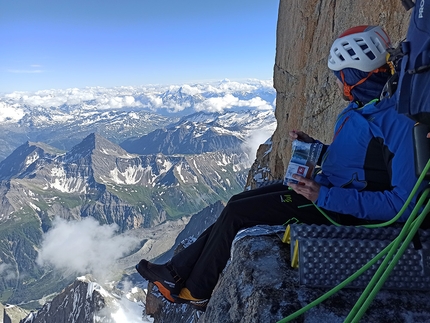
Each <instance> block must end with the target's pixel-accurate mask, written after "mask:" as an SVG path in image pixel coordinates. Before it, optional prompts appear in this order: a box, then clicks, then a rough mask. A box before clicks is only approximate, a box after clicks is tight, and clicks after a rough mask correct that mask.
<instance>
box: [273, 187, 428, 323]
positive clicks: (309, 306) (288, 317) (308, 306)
mask: <svg viewBox="0 0 430 323" xmlns="http://www.w3.org/2000/svg"><path fill="white" fill-rule="evenodd" d="M429 193H430V189H428V192H427V193H425V197H427V196H428V194H429ZM423 196H424V194H423ZM423 196H421V198H420V200H419V201H418V202H417V205H416V206H415V208H414V210H413V211H412V213H411V216H410V217H412V218H414V217H415V215H416V214H417V213H418V212H419V209H420V208H421V206H422V205H423V203H424V200H425V197H423ZM429 204H430V202H429ZM420 224H421V223H420ZM405 226H406V224H405ZM408 226H409V225H408ZM397 239H398V237H397V238H396V239H395V240H393V241H392V242H391V243H390V244H389V245H388V246H387V247H385V248H384V249H383V250H382V251H380V252H379V253H378V254H377V255H376V256H375V257H373V258H372V260H370V261H369V262H368V263H367V264H365V265H364V266H363V267H361V268H360V269H359V270H357V271H356V272H355V273H354V274H352V275H351V276H350V277H348V278H346V279H345V280H344V281H342V282H341V283H340V284H338V285H337V286H335V287H333V288H332V289H331V290H329V291H328V292H326V293H325V294H323V295H322V296H320V297H319V298H318V299H316V300H315V301H313V302H311V303H309V304H308V305H306V306H305V307H303V308H301V309H300V310H298V311H296V312H294V313H293V314H291V315H289V316H287V317H285V318H284V319H282V320H280V321H278V322H277V323H286V322H289V321H291V320H293V319H295V318H296V317H298V316H300V315H301V314H303V313H305V312H306V311H308V310H310V309H311V308H312V307H314V306H316V305H318V304H320V303H322V302H323V301H324V300H326V299H327V298H329V297H330V296H332V295H333V294H335V293H337V292H338V291H339V290H341V289H342V288H344V287H345V286H346V285H348V284H349V283H351V282H352V281H353V280H355V279H356V278H358V277H359V276H360V275H361V274H363V273H364V272H365V271H366V270H368V269H369V268H370V267H372V266H373V265H374V264H375V263H376V262H378V261H379V260H380V259H381V258H382V257H383V256H384V255H385V254H387V253H388V252H389V251H390V250H391V249H392V248H393V245H394V244H395V242H396V240H397Z"/></svg>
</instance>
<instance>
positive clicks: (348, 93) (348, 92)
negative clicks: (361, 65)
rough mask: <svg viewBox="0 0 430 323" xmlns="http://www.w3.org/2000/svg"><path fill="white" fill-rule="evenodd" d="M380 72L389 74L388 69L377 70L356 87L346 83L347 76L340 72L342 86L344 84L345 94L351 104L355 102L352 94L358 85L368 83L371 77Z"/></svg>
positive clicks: (371, 72)
mask: <svg viewBox="0 0 430 323" xmlns="http://www.w3.org/2000/svg"><path fill="white" fill-rule="evenodd" d="M379 72H387V69H386V68H384V67H380V68H377V69H375V70H373V71H370V72H369V74H367V76H366V77H365V78H362V79H361V80H360V81H358V82H357V83H355V84H354V85H348V84H347V83H346V82H345V74H344V73H343V71H340V78H341V80H342V84H343V94H344V95H345V96H346V97H347V98H348V99H349V101H350V102H352V101H354V97H353V96H352V93H351V91H352V89H353V88H355V87H356V86H357V85H360V84H362V83H364V82H366V80H367V79H368V78H369V77H370V76H372V74H375V73H379Z"/></svg>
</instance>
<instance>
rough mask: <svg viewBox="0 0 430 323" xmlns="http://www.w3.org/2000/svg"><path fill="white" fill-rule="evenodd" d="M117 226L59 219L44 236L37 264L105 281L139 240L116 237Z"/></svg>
mask: <svg viewBox="0 0 430 323" xmlns="http://www.w3.org/2000/svg"><path fill="white" fill-rule="evenodd" d="M117 230H118V226H117V225H100V224H99V223H98V222H97V221H96V220H95V219H93V218H85V219H83V220H82V221H66V220H63V219H61V218H58V217H57V218H56V219H55V220H54V221H53V226H52V228H51V229H50V230H49V231H48V232H47V233H46V234H45V235H44V237H43V241H42V245H41V249H40V250H39V255H38V258H37V263H38V264H39V265H41V266H52V267H54V269H56V270H58V271H60V272H61V273H62V274H63V275H65V276H66V275H72V274H75V275H84V274H92V275H93V276H94V277H96V278H97V279H98V280H100V281H104V280H106V279H108V278H109V277H110V275H111V274H113V273H114V272H115V269H116V261H117V260H118V259H119V258H121V257H122V256H124V255H125V254H127V253H128V252H130V251H131V250H132V249H133V248H135V247H136V246H137V244H138V240H137V238H131V237H129V236H125V235H117V234H116V232H117Z"/></svg>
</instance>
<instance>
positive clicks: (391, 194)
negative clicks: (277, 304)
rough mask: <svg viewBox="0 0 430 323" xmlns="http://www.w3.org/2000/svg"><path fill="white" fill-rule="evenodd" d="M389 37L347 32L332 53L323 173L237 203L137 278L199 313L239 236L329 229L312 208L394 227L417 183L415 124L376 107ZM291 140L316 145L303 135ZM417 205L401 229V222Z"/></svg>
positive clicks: (342, 219) (142, 268) (386, 103)
mask: <svg viewBox="0 0 430 323" xmlns="http://www.w3.org/2000/svg"><path fill="white" fill-rule="evenodd" d="M389 46H390V39H389V37H388V36H387V34H386V33H385V32H384V31H383V30H382V28H380V27H378V26H358V27H354V28H351V29H348V30H347V31H345V32H344V33H343V34H342V35H340V37H339V38H337V39H336V40H335V41H334V43H333V45H332V47H331V50H330V55H329V59H328V66H329V68H330V69H331V70H333V71H334V74H335V75H336V77H337V82H338V84H339V86H340V89H341V93H342V94H343V97H344V98H345V99H346V100H348V101H349V102H350V103H349V105H348V106H347V107H346V108H345V109H344V110H343V111H342V112H341V113H340V114H339V116H338V119H337V122H336V125H335V129H334V136H333V141H332V143H331V145H330V146H326V150H325V153H324V156H323V158H322V160H323V162H322V164H321V170H322V171H321V172H320V173H319V174H318V175H316V176H315V177H314V178H313V179H306V178H303V177H300V176H298V175H294V178H295V179H297V180H298V181H299V182H300V183H299V184H290V187H291V188H292V190H291V189H289V188H288V187H287V186H285V185H283V184H274V185H269V186H265V187H261V188H258V189H255V190H251V191H245V192H242V193H239V194H237V195H234V196H232V197H231V199H230V200H229V201H228V203H227V205H226V207H225V208H224V210H223V211H222V213H221V214H220V216H219V218H218V219H217V221H216V222H215V223H214V224H213V225H211V226H210V227H209V228H208V229H206V231H204V232H203V233H202V234H201V235H200V237H199V238H198V239H197V240H196V241H195V242H194V243H193V244H191V245H190V246H189V247H188V248H186V249H184V250H183V251H181V252H179V253H178V254H176V255H175V256H174V257H173V258H172V259H171V260H170V261H169V262H167V263H166V264H162V265H158V264H153V263H150V262H148V261H147V260H144V259H142V260H141V261H140V262H139V264H138V265H137V266H136V269H137V271H138V272H139V273H140V275H141V276H142V277H143V278H145V279H147V280H148V281H150V282H152V283H154V284H155V285H156V286H157V287H158V289H159V290H160V292H161V293H162V294H163V296H164V297H165V298H166V299H167V300H169V301H170V302H174V303H187V304H191V305H193V306H194V307H196V308H200V309H202V310H204V308H205V306H206V304H207V302H208V299H209V298H210V297H211V294H212V291H213V289H214V287H215V285H216V283H217V281H218V278H219V275H220V273H221V272H222V270H223V269H224V267H225V265H226V263H227V261H228V259H229V257H230V248H231V245H232V242H233V239H234V238H235V236H236V234H237V232H238V231H239V230H241V229H245V228H248V227H251V226H255V225H261V224H266V225H282V224H285V223H286V222H287V221H289V220H290V219H292V218H295V219H297V220H298V221H299V222H302V223H307V224H330V222H329V221H328V220H327V219H326V218H325V217H324V216H323V215H322V214H321V213H320V211H319V210H318V209H317V208H316V207H314V206H313V205H312V204H311V206H309V207H301V208H300V206H303V205H309V204H310V201H311V202H314V203H315V204H316V205H317V206H319V207H320V208H322V209H324V211H326V213H327V214H328V215H329V216H330V217H331V218H333V219H334V220H335V221H337V222H338V223H340V224H343V225H359V224H368V223H371V222H381V221H387V220H389V219H392V218H393V217H394V216H395V215H396V214H397V213H398V211H399V210H400V209H401V208H402V206H403V204H404V203H405V201H406V199H407V198H408V196H409V194H410V192H411V190H412V188H413V186H414V184H415V182H416V178H415V176H414V165H413V162H412V161H413V145H412V128H413V125H414V122H413V121H412V120H410V119H409V118H407V117H405V116H404V115H400V114H398V113H397V112H396V110H395V108H394V105H395V102H394V101H395V99H383V100H381V101H380V100H379V97H380V93H381V91H382V89H383V87H384V84H385V83H386V81H387V80H388V78H389V77H390V76H391V74H390V69H389V67H388V66H387V65H386V49H387V48H388V47H389ZM289 135H290V137H291V139H298V140H302V141H305V142H313V141H314V139H313V138H311V137H310V136H308V135H307V134H305V133H303V132H301V131H297V132H295V131H292V132H290V133H289ZM414 204H415V198H414V200H413V202H412V203H411V204H410V205H409V207H408V209H407V210H406V212H405V213H404V214H403V215H402V217H401V218H400V219H399V221H401V222H404V221H405V220H406V219H407V217H408V216H409V214H410V212H411V210H412V208H413V207H414Z"/></svg>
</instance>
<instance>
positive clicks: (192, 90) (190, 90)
mask: <svg viewBox="0 0 430 323" xmlns="http://www.w3.org/2000/svg"><path fill="white" fill-rule="evenodd" d="M181 88H182V93H184V94H188V95H197V94H200V93H201V92H202V91H200V89H199V88H197V87H195V86H190V85H188V84H184V85H182V87H181Z"/></svg>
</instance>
